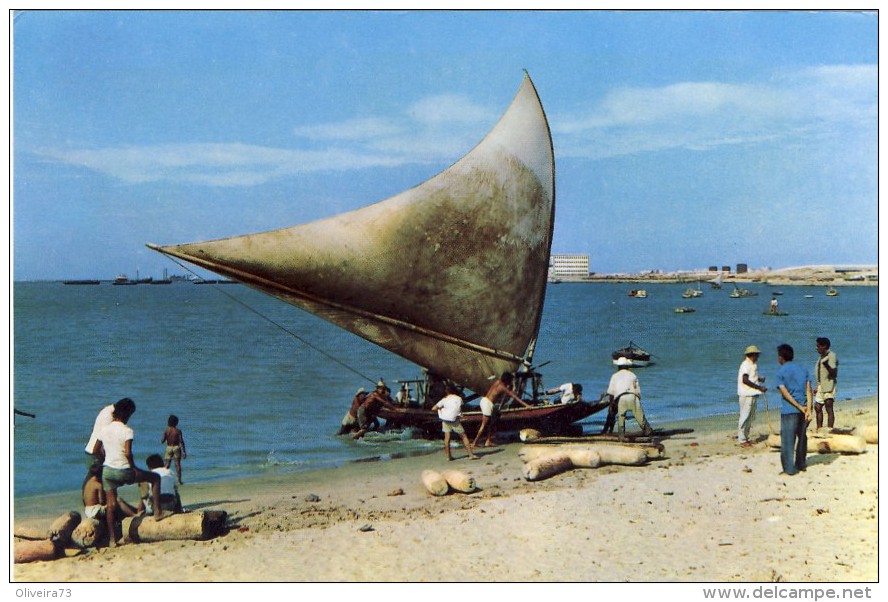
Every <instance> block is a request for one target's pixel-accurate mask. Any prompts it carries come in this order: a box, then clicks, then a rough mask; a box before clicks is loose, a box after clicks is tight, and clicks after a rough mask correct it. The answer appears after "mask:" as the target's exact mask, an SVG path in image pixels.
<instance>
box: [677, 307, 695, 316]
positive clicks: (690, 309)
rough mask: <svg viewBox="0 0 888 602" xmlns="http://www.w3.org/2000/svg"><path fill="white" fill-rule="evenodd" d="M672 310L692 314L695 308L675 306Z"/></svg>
mask: <svg viewBox="0 0 888 602" xmlns="http://www.w3.org/2000/svg"><path fill="white" fill-rule="evenodd" d="M674 311H675V313H677V314H692V313H694V312H695V311H697V310H696V309H694V308H693V307H687V306H685V307H676V308H675V310H674Z"/></svg>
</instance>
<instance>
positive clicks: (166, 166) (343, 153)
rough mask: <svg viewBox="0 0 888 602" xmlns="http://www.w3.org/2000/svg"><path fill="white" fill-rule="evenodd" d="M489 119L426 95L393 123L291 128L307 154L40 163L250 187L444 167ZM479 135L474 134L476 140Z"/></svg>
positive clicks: (55, 154) (114, 156) (82, 153)
mask: <svg viewBox="0 0 888 602" xmlns="http://www.w3.org/2000/svg"><path fill="white" fill-rule="evenodd" d="M494 120H495V116H493V113H492V112H490V111H487V110H486V109H483V108H481V107H479V106H477V105H475V104H473V103H472V102H471V101H470V100H469V99H468V98H465V97H462V96H454V95H446V96H434V97H430V98H426V99H424V100H421V101H419V102H417V103H415V104H413V105H412V106H410V107H409V108H408V109H407V110H406V111H405V113H404V114H403V115H399V116H396V117H391V118H387V117H364V118H353V119H347V120H344V121H341V122H332V123H323V124H315V125H309V126H299V127H297V128H294V130H293V133H294V134H295V136H296V137H297V142H296V143H295V144H296V145H298V144H299V140H302V141H308V144H307V145H303V146H310V147H311V148H310V149H309V148H301V149H300V148H293V149H289V148H271V147H263V146H256V145H250V144H242V143H227V144H226V143H216V144H205V143H181V144H165V145H152V146H141V147H140V146H126V147H111V148H102V149H44V150H41V151H39V152H38V153H37V154H38V155H40V156H41V157H44V158H48V159H52V160H55V161H59V162H62V163H66V164H69V165H74V166H79V167H83V168H86V169H91V170H94V171H97V172H100V173H103V174H106V175H108V176H111V177H114V178H117V179H119V180H121V181H123V182H127V183H142V182H152V181H164V180H165V181H178V182H188V183H194V184H204V185H210V186H254V185H258V184H262V183H265V182H268V181H270V180H273V179H277V178H285V177H291V176H294V175H297V174H300V173H307V172H315V171H349V170H355V169H365V168H368V167H397V166H399V165H407V164H417V163H427V162H443V163H447V162H450V161H453V160H455V159H456V158H458V157H459V156H460V155H461V154H462V153H465V152H467V151H468V150H469V149H471V148H472V146H473V145H474V144H476V143H477V142H478V141H479V140H480V139H481V137H482V136H483V134H484V133H485V132H484V128H485V127H491V126H492V124H493V122H494ZM479 132H481V133H480V134H479Z"/></svg>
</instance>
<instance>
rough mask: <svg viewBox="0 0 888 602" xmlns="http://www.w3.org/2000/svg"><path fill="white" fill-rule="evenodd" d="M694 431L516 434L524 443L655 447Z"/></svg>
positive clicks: (528, 431)
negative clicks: (620, 434)
mask: <svg viewBox="0 0 888 602" xmlns="http://www.w3.org/2000/svg"><path fill="white" fill-rule="evenodd" d="M693 432H694V429H689V428H681V429H656V430H655V431H654V433H653V434H652V435H642V434H641V433H639V432H633V433H626V434H624V435H623V439H622V440H621V439H620V436H619V435H614V434H600V433H599V434H594V435H576V436H548V435H545V434H543V433H541V432H540V431H537V430H535V429H522V430H521V431H520V432H519V433H518V438H519V439H521V441H523V442H524V443H604V442H612V443H620V442H628V443H630V444H632V443H635V444H644V443H647V444H652V445H655V446H656V445H657V442H658V441H659V440H660V439H663V438H668V437H672V436H674V435H688V434H690V433H693Z"/></svg>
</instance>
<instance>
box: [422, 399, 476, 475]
mask: <svg viewBox="0 0 888 602" xmlns="http://www.w3.org/2000/svg"><path fill="white" fill-rule="evenodd" d="M445 387H446V388H445V390H446V391H447V395H445V396H444V398H443V399H442V400H441V401H439V402H438V403H436V404H435V405H433V406H432V409H433V410H437V411H438V418H440V419H441V430H442V431H444V453H445V454H447V459H448V460H453V456H451V455H450V433H451V432H453V433H456V434H457V435H459V436H460V437H462V442H463V445H464V446H465V448H466V451H467V452H469V459H471V460H477V459H478V458H479V457H480V456H476V455H475V454H473V453H472V444H471V443H469V438H468V437H467V436H466V431H465V429H464V428H463V425H462V424H461V423H460V421H459V417H460V416H461V415H462V403H463V399H462V397H460V396H459V394H458V393H457V389H456V387H455V386H454V385H453V384H452V383H449V382H448V383H447V385H445Z"/></svg>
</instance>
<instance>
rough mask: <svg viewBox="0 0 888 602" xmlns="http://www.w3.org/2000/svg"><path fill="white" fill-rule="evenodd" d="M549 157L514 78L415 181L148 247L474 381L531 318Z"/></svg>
mask: <svg viewBox="0 0 888 602" xmlns="http://www.w3.org/2000/svg"><path fill="white" fill-rule="evenodd" d="M554 169H555V168H554V156H553V149H552V139H551V134H550V132H549V126H548V123H547V121H546V116H545V113H544V112H543V108H542V105H541V103H540V100H539V97H538V96H537V92H536V89H535V88H534V86H533V83H532V82H531V81H530V78H529V77H525V79H524V82H523V83H522V85H521V87H520V89H519V90H518V93H517V94H516V96H515V98H514V100H513V101H512V104H511V105H510V107H509V108H508V110H507V111H506V113H505V114H504V115H503V116H502V117H501V118H500V121H499V122H498V123H497V124H496V126H495V127H494V128H493V130H491V131H490V133H489V134H488V135H487V136H486V137H485V138H484V139H483V140H482V141H481V142H480V143H479V144H478V145H477V146H476V147H475V148H474V149H472V151H470V152H469V154H467V155H466V156H465V157H463V158H462V159H460V160H459V161H458V162H456V163H455V164H454V165H452V166H451V167H449V168H448V169H446V170H444V171H443V172H441V173H439V174H438V175H436V176H434V177H433V178H431V179H429V180H427V181H426V182H423V183H422V184H420V185H419V186H416V187H415V188H412V189H410V190H407V191H405V192H402V193H400V194H398V195H395V196H393V197H391V198H388V199H386V200H383V201H380V202H378V203H376V204H373V205H370V206H367V207H364V208H361V209H357V210H355V211H350V212H348V213H343V214H340V215H337V216H334V217H330V218H327V219H322V220H319V221H315V222H311V223H307V224H302V225H298V226H292V227H289V228H284V229H281V230H274V231H270V232H262V233H258V234H249V235H245V236H237V237H233V238H226V239H221V240H214V241H207V242H198V243H191V244H181V245H170V246H156V245H148V246H149V247H150V248H152V249H155V250H158V251H160V252H162V253H165V254H167V255H170V256H173V257H177V258H181V259H184V260H187V261H189V262H191V263H193V264H196V265H198V266H201V267H203V268H206V269H209V270H211V271H213V272H216V273H218V274H221V275H223V276H226V277H229V278H232V279H234V280H238V281H240V282H243V283H245V284H247V285H250V286H252V287H255V288H257V289H259V290H261V291H264V292H266V293H268V294H270V295H274V296H275V297H278V298H280V299H282V300H284V301H286V302H287V303H291V304H293V305H295V306H297V307H300V308H302V309H304V310H307V311H309V312H311V313H313V314H316V315H318V316H320V317H322V318H324V319H326V320H329V321H330V322H332V323H334V324H336V325H338V326H340V327H342V328H344V329H346V330H348V331H350V332H352V333H354V334H356V335H358V336H361V337H363V338H365V339H367V340H369V341H371V342H373V343H375V344H377V345H380V346H381V347H383V348H385V349H387V350H389V351H391V352H393V353H396V354H398V355H400V356H401V357H404V358H406V359H408V360H410V361H412V362H414V363H416V364H418V365H420V366H422V367H424V368H426V369H428V370H429V371H430V372H433V373H435V374H438V375H440V376H442V377H445V378H449V379H452V380H454V381H455V382H457V383H459V384H462V385H464V386H466V387H468V388H469V389H471V390H473V391H476V392H481V393H483V392H485V391H486V388H487V386H489V383H490V380H489V379H490V378H491V377H493V376H498V375H499V374H500V373H501V372H503V371H514V370H516V369H517V368H518V367H519V366H520V365H521V362H522V361H524V360H526V359H527V357H526V354H527V353H528V352H529V350H530V349H532V347H533V343H534V342H535V339H536V336H537V332H538V330H539V324H540V317H541V314H542V309H543V299H544V295H545V287H546V274H547V269H548V259H549V252H550V248H551V243H552V227H553V218H554V212H555V173H554Z"/></svg>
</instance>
